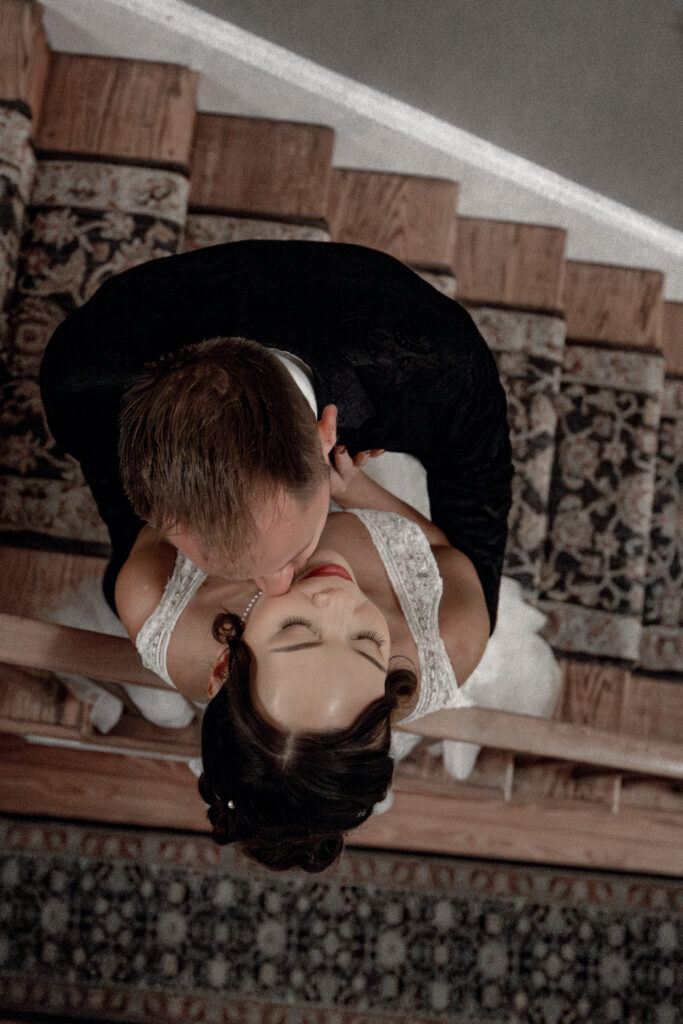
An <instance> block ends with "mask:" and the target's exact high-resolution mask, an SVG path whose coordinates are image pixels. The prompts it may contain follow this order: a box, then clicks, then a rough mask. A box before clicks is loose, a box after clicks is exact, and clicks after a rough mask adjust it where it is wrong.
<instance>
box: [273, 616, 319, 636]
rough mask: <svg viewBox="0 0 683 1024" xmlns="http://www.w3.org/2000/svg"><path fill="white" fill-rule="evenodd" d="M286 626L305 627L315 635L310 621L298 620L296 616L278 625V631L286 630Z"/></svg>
mask: <svg viewBox="0 0 683 1024" xmlns="http://www.w3.org/2000/svg"><path fill="white" fill-rule="evenodd" d="M288 626H307V627H308V629H310V630H312V631H313V632H314V633H315V631H316V630H315V627H314V625H313V623H312V622H311V620H310V619H300V618H297V617H296V616H295V617H293V618H290V619H285V621H284V622H281V623H280V629H287V627H288Z"/></svg>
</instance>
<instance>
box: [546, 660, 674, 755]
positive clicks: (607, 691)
mask: <svg viewBox="0 0 683 1024" xmlns="http://www.w3.org/2000/svg"><path fill="white" fill-rule="evenodd" d="M561 665H562V669H563V675H564V680H563V686H562V691H561V693H560V697H559V700H558V703H557V707H556V710H555V718H556V719H559V720H560V721H563V722H576V723H585V724H586V725H590V726H593V727H594V728H598V729H606V730H611V731H615V732H619V733H623V734H624V735H629V736H638V737H640V738H641V739H653V740H654V739H657V740H664V741H667V742H670V743H679V742H680V739H681V736H683V687H681V686H680V684H679V683H673V682H668V681H666V680H664V679H658V678H655V677H651V676H646V675H643V674H640V673H636V672H630V671H628V670H627V669H622V668H618V667H616V666H614V665H605V664H600V663H599V662H591V661H570V660H568V659H561Z"/></svg>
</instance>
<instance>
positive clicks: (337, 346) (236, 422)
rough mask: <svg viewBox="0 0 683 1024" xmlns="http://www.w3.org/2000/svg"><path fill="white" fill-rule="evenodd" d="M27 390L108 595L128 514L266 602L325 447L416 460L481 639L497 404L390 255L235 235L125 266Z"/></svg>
mask: <svg viewBox="0 0 683 1024" xmlns="http://www.w3.org/2000/svg"><path fill="white" fill-rule="evenodd" d="M211 339H219V340H215V341H212V340H211ZM240 339H253V341H254V342H256V343H257V344H256V345H254V344H250V343H249V342H244V341H242V340H240ZM199 343H203V344H199ZM187 346H193V347H192V348H190V349H189V350H187V351H181V350H185V349H186V347H187ZM169 354H170V355H169ZM162 357H164V358H162ZM150 363H151V364H153V365H152V366H151V367H148V368H147V369H145V367H146V365H147V364H150ZM131 385H134V387H133V388H132V390H129V389H131ZM41 387H42V392H43V400H44V403H45V408H46V411H47V416H48V422H49V425H50V428H51V430H52V432H53V434H54V436H55V439H56V441H57V442H58V444H60V445H61V446H62V447H63V448H64V449H65V450H66V451H68V452H69V453H70V454H72V455H73V456H74V457H75V458H77V459H78V461H79V462H80V463H81V466H82V469H83V471H84V474H85V477H86V480H87V481H88V484H89V486H90V487H91V489H92V491H93V494H94V496H95V499H96V501H97V504H98V507H99V510H100V513H101V515H102V517H103V519H104V521H105V522H106V523H107V526H108V528H109V531H110V535H111V539H112V549H113V555H112V561H111V563H110V566H109V569H108V573H107V578H106V580H105V592H106V594H107V598H108V600H109V601H110V603H112V602H113V586H114V582H115V579H116V575H117V573H118V571H119V569H120V567H121V566H122V564H123V562H124V561H125V559H126V558H127V556H128V553H129V551H130V548H131V547H132V544H133V543H134V540H135V537H136V535H137V533H138V532H139V530H140V528H141V526H142V525H143V522H144V521H148V522H150V523H151V525H153V526H155V527H156V528H157V529H158V530H160V532H161V534H162V535H163V536H165V537H166V539H167V540H169V541H170V542H171V543H173V544H175V546H176V547H177V548H179V549H180V550H181V551H183V552H184V553H185V554H186V555H187V556H188V557H189V558H190V559H191V560H192V561H194V562H196V563H197V564H199V565H200V566H201V567H202V568H204V569H206V570H207V571H211V572H213V573H216V574H218V575H222V576H226V577H227V578H236V579H242V578H252V579H254V580H255V581H256V582H257V584H258V585H259V586H260V587H261V588H262V589H264V590H265V591H266V592H268V593H271V594H278V593H284V592H285V591H286V590H287V588H288V587H289V584H290V582H291V579H292V576H293V574H294V573H295V572H296V571H297V568H298V567H299V566H302V565H303V564H304V563H305V561H306V559H307V558H308V557H309V556H310V554H312V552H313V551H314V550H315V547H316V545H317V542H318V537H319V536H320V532H321V530H322V527H323V525H324V522H325V517H326V515H327V506H328V497H329V482H328V472H327V469H326V465H325V464H326V462H327V458H328V456H329V452H330V451H331V449H332V448H333V446H334V444H335V440H336V439H337V438H338V440H339V442H340V443H342V444H344V445H346V446H347V448H348V449H349V450H350V451H351V452H352V453H353V452H358V451H362V450H368V449H388V450H392V451H402V452H408V453H409V454H412V455H414V456H415V457H416V458H418V459H419V460H420V462H422V464H423V465H424V466H425V468H426V471H427V486H428V491H429V499H430V504H431V511H432V518H433V520H434V522H435V523H436V525H437V526H439V527H440V528H441V529H442V530H443V532H444V533H445V534H446V536H447V537H448V539H449V541H450V543H451V544H452V545H453V546H454V547H456V548H458V549H459V550H461V551H463V552H464V553H465V554H466V555H468V557H469V558H470V559H471V560H472V562H473V564H474V566H475V568H476V570H477V573H478V575H479V579H480V581H481V585H482V589H483V592H484V596H485V599H486V603H487V607H488V611H489V616H490V619H491V629H493V625H494V623H495V613H496V605H497V600H498V589H499V585H500V575H501V570H502V562H503V552H504V548H505V540H506V536H507V527H506V522H507V514H508V511H509V507H510V479H511V461H510V444H509V436H508V427H507V421H506V405H505V397H504V394H503V390H502V387H501V384H500V381H499V378H498V373H497V370H496V366H495V363H494V360H493V357H492V355H491V353H490V351H489V349H488V348H487V346H486V344H485V342H484V340H483V339H482V337H481V335H480V334H479V332H478V331H477V329H476V327H475V326H474V323H473V322H472V320H471V318H470V316H469V315H468V313H467V312H466V311H465V310H464V309H463V308H462V307H461V306H459V305H458V304H457V303H456V302H453V301H452V300H451V299H448V298H446V297H444V296H443V295H441V294H440V293H438V292H437V291H435V289H433V288H432V287H431V286H430V285H428V284H426V283H425V282H424V281H422V280H421V279H420V278H419V277H418V276H417V275H416V274H414V273H413V272H412V271H411V270H409V269H407V268H406V267H405V266H403V265H402V264H401V263H399V262H398V261H396V260H394V259H393V258H392V257H390V256H387V255H384V254H382V253H379V252H375V251H374V250H371V249H366V248H361V247H359V246H353V245H339V244H333V243H316V242H268V241H247V242H235V243H229V244H226V245H219V246H213V247H211V248H208V249H202V250H198V251H196V252H192V253H186V254H182V255H179V256H171V257H167V258H164V259H160V260H155V261H152V262H150V263H145V264H143V265H142V266H139V267H136V268H134V269H132V270H129V271H127V272H125V273H123V274H121V275H119V276H117V277H113V278H111V279H110V280H108V281H107V282H106V283H105V284H104V285H103V286H102V287H101V288H100V289H99V291H98V292H97V293H96V294H95V295H94V296H93V297H92V298H91V299H90V300H89V301H88V302H87V303H86V304H85V305H84V306H83V307H82V308H81V309H79V310H77V311H75V312H74V313H72V314H71V315H70V316H69V317H68V318H67V319H66V320H65V321H64V322H63V323H62V324H61V325H60V327H58V329H57V330H56V331H55V334H54V335H53V337H52V339H51V341H50V343H49V345H48V347H47V350H46V353H45V358H44V360H43V365H42V369H41ZM127 391H129V394H128V395H127V397H126V399H125V401H124V393H125V392H127ZM122 404H123V413H122V412H121V408H122ZM311 408H312V409H313V411H314V413H315V415H313V414H312V413H311ZM316 421H317V422H316ZM119 451H120V457H119ZM131 502H132V504H131Z"/></svg>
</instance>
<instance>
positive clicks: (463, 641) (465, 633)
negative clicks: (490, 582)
mask: <svg viewBox="0 0 683 1024" xmlns="http://www.w3.org/2000/svg"><path fill="white" fill-rule="evenodd" d="M432 552H433V554H434V557H435V559H436V564H437V565H438V567H439V575H440V576H441V579H442V580H443V594H442V597H441V602H440V604H439V633H440V634H441V639H442V640H443V642H444V645H445V647H446V651H447V652H448V657H449V659H450V662H451V665H452V666H453V671H454V672H455V678H456V679H457V681H458V686H462V684H463V683H464V682H465V680H466V679H468V677H469V676H471V675H472V673H473V672H474V670H475V668H476V667H477V665H478V664H479V662H480V661H481V658H482V656H483V654H484V650H485V648H486V644H487V643H488V640H489V630H490V621H489V613H488V609H487V607H486V600H485V598H484V591H483V589H482V586H481V582H480V580H479V575H478V573H477V570H476V569H475V568H474V565H473V563H472V562H471V561H470V559H469V558H468V557H467V555H465V554H463V552H462V551H457V550H456V549H455V548H452V547H450V546H449V547H443V546H434V547H432Z"/></svg>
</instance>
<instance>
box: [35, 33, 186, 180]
mask: <svg viewBox="0 0 683 1024" xmlns="http://www.w3.org/2000/svg"><path fill="white" fill-rule="evenodd" d="M196 86H197V73H196V72H195V71H190V70H189V68H182V67H176V66H175V65H173V64H157V63H153V62H152V61H140V60H124V59H119V58H114V57H84V56H76V55H73V54H68V53H56V54H53V56H52V60H51V62H50V74H49V76H48V82H47V88H46V91H45V100H44V103H43V112H42V117H41V120H40V124H39V128H38V133H37V139H36V145H37V146H38V148H39V149H43V150H48V151H53V152H55V151H56V152H66V153H78V154H80V155H82V156H101V157H118V158H128V159H131V160H140V161H145V160H150V161H163V162H169V163H173V164H180V165H181V166H183V167H186V166H187V165H188V164H189V158H190V149H191V146H192V137H193V132H194V121H195V92H196Z"/></svg>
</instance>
